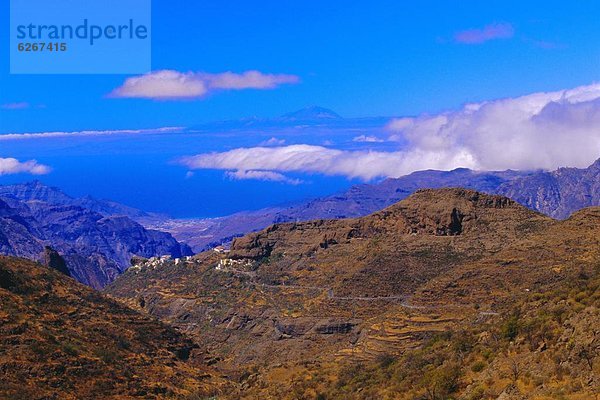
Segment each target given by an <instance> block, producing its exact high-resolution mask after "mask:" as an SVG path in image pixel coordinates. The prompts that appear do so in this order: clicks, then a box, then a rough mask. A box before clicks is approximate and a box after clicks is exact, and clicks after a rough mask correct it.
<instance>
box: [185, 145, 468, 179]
mask: <svg viewBox="0 0 600 400" xmlns="http://www.w3.org/2000/svg"><path fill="white" fill-rule="evenodd" d="M181 163H182V164H183V165H185V166H187V167H188V168H190V169H222V170H228V171H231V170H233V171H253V170H260V171H279V172H308V173H322V174H325V175H342V176H347V177H349V178H361V179H364V180H370V179H373V178H376V177H380V176H401V175H404V174H406V173H409V172H411V171H413V170H415V169H424V168H439V169H446V168H448V167H449V166H453V165H456V164H461V165H466V166H471V165H472V160H470V159H469V158H467V157H465V154H462V153H458V154H453V155H449V154H444V155H442V156H440V155H438V154H435V153H423V152H415V153H407V152H379V151H343V150H336V149H330V148H326V147H321V146H311V145H304V144H302V145H292V146H285V147H274V148H267V147H252V148H240V149H234V150H230V151H227V152H223V153H208V154H200V155H196V156H192V157H186V158H183V159H182V160H181Z"/></svg>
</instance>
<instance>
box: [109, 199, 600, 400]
mask: <svg viewBox="0 0 600 400" xmlns="http://www.w3.org/2000/svg"><path fill="white" fill-rule="evenodd" d="M599 266H600V209H599V208H590V209H585V210H582V211H580V212H577V213H575V214H574V215H573V216H571V217H570V218H569V219H567V220H564V221H557V220H553V219H551V218H549V217H546V216H543V215H542V214H539V213H537V212H534V211H531V210H529V209H527V208H525V207H523V206H521V205H519V204H517V203H516V202H514V201H512V200H510V199H508V198H505V197H501V196H492V195H486V194H483V193H478V192H475V191H471V190H466V189H441V190H420V191H417V192H416V193H415V194H413V195H411V196H410V197H408V198H407V199H405V200H403V201H401V202H399V203H397V204H395V205H393V206H391V207H389V208H386V209H384V210H382V211H380V212H377V213H374V214H372V215H369V216H366V217H362V218H357V219H344V220H316V221H310V222H302V223H295V222H293V223H283V224H277V225H274V226H272V227H269V228H267V229H265V230H263V231H260V232H257V233H253V234H249V235H247V236H245V237H243V238H239V239H236V240H235V241H234V243H233V245H232V248H231V251H230V252H229V253H221V254H220V253H217V252H215V251H210V252H206V253H202V254H199V255H198V256H196V257H194V258H193V259H190V260H175V261H168V260H150V261H147V262H140V263H139V264H138V265H136V266H135V267H133V268H130V269H129V270H128V271H127V272H126V273H125V274H124V275H123V276H121V277H120V278H119V279H117V280H116V281H115V282H113V283H112V284H111V285H110V286H108V287H107V289H106V291H107V292H108V293H110V294H111V295H113V296H117V297H118V298H120V299H122V300H123V301H125V302H127V303H128V304H130V305H131V306H132V307H136V308H137V309H139V310H143V311H145V312H147V313H149V314H151V315H154V316H157V317H158V318H160V319H161V320H163V321H165V322H167V323H169V324H172V325H174V326H177V327H179V328H180V329H182V330H184V331H185V332H187V333H188V334H190V335H193V336H194V337H195V338H196V339H197V340H199V341H200V342H202V343H205V344H206V345H207V350H208V352H209V355H210V356H211V357H212V359H213V360H214V362H215V363H216V364H215V365H217V366H218V367H219V368H222V369H224V370H226V371H229V374H230V375H231V376H233V377H237V379H238V380H239V382H240V385H241V388H242V392H240V393H237V394H235V395H232V396H233V397H232V398H240V397H245V398H282V399H296V398H307V399H313V398H320V399H322V398H339V399H342V398H343V399H348V398H352V399H379V398H399V399H415V398H422V399H446V398H450V397H453V398H457V397H458V396H462V397H460V398H465V399H467V398H473V399H484V398H485V399H495V398H521V397H518V396H521V395H520V394H519V393H530V394H532V396H533V394H535V396H538V397H531V398H553V397H556V396H559V395H560V396H563V398H567V399H583V398H590V397H589V396H593V395H595V394H594V393H595V392H594V390H596V389H597V388H598V387H600V386H599V385H600V382H599V381H598V376H600V375H599V374H598V372H599V370H598V368H600V364H599V363H598V357H599V356H600V348H599V347H598V344H599V343H600V337H599V336H598V335H600V332H598V331H597V330H595V329H589V327H590V326H598V324H599V323H600V314H599V309H598V306H599V304H598V290H597V289H598V274H599V273H600V268H599ZM559 311H560V312H559ZM475 364H476V365H475ZM382 366H383V367H382ZM353 368H354V369H353ZM367 371H371V372H369V373H370V375H369V374H367ZM511 371H512V372H511ZM525 371H527V373H525ZM385 374H388V375H387V378H385ZM391 374H396V375H395V378H394V380H393V384H391V383H390V380H389V379H390V376H391ZM355 377H356V379H364V380H363V381H356V379H355ZM499 396H504V397H499ZM507 396H508V397H507ZM511 396H512V397H511ZM515 396H517V397H515ZM544 396H546V397H544ZM586 396H587V397H586ZM591 398H593V397H591Z"/></svg>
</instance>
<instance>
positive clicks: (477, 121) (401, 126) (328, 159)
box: [180, 84, 600, 181]
mask: <svg viewBox="0 0 600 400" xmlns="http://www.w3.org/2000/svg"><path fill="white" fill-rule="evenodd" d="M386 129H387V132H388V138H387V140H388V141H391V142H396V141H397V142H402V143H403V145H402V146H401V148H399V149H398V150H397V151H373V150H368V149H367V150H339V149H332V148H329V147H324V146H314V145H306V144H295V145H290V146H280V147H269V148H267V147H262V146H261V147H248V148H237V149H233V150H229V151H225V152H213V153H203V154H197V155H194V156H189V157H184V158H182V159H180V163H181V164H183V165H185V166H187V167H188V168H189V169H192V170H193V169H217V170H225V171H227V172H228V174H232V173H233V174H234V175H239V176H245V178H246V179H251V178H255V179H261V178H262V177H267V176H269V174H266V173H265V172H270V173H277V174H282V173H286V172H300V173H309V174H316V173H318V174H324V175H338V176H345V177H348V178H360V179H362V180H365V181H368V180H371V179H374V178H381V177H398V176H402V175H405V174H408V173H411V172H413V171H417V170H423V169H442V170H450V169H454V168H458V167H467V168H472V169H477V170H502V169H518V170H528V169H555V168H558V167H562V166H572V167H585V166H587V165H589V164H590V163H592V162H593V161H594V160H596V159H597V158H598V157H599V156H600V84H592V85H588V86H581V87H577V88H574V89H571V90H562V91H556V92H540V93H534V94H530V95H526V96H521V97H516V98H505V99H499V100H493V101H486V102H482V103H474V104H466V105H465V106H463V107H462V108H461V109H459V110H456V111H450V112H445V113H441V114H437V115H422V116H418V117H414V118H396V119H392V120H391V121H390V122H389V124H388V126H387V127H386ZM361 139H362V138H361ZM363 142H367V143H368V141H363ZM399 147H400V146H399ZM250 171H262V172H261V173H260V174H258V173H249V172H250ZM278 180H279V181H285V180H284V179H283V178H282V177H279V178H278Z"/></svg>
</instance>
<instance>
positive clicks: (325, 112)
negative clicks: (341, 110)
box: [282, 106, 342, 120]
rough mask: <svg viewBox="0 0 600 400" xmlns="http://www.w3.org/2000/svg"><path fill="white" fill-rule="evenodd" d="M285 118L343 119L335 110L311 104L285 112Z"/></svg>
mask: <svg viewBox="0 0 600 400" xmlns="http://www.w3.org/2000/svg"><path fill="white" fill-rule="evenodd" d="M282 118H283V119H287V120H320V119H328V120H331V119H342V117H341V116H340V115H339V114H337V113H336V112H335V111H332V110H330V109H328V108H324V107H318V106H310V107H306V108H303V109H301V110H298V111H294V112H291V113H287V114H284V115H283V116H282Z"/></svg>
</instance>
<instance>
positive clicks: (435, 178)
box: [138, 160, 600, 251]
mask: <svg viewBox="0 0 600 400" xmlns="http://www.w3.org/2000/svg"><path fill="white" fill-rule="evenodd" d="M443 187H464V188H469V189H474V190H478V191H481V192H485V193H490V194H502V195H505V196H507V197H510V198H512V199H514V200H515V201H517V202H518V203H521V204H523V205H525V206H527V207H529V208H530V209H532V210H536V211H540V212H542V213H544V214H546V215H548V216H551V217H553V218H559V219H564V218H566V217H568V216H569V215H570V214H571V213H573V212H574V211H577V210H579V209H581V208H584V207H590V206H597V205H600V160H598V161H596V162H595V163H594V164H592V165H591V166H589V167H588V168H584V169H578V168H560V169H558V170H556V171H551V172H547V171H511V170H507V171H473V170H470V169H466V168H459V169H455V170H453V171H435V170H427V171H418V172H414V173H412V174H410V175H406V176H403V177H400V178H389V179H385V180H384V181H382V182H379V183H375V184H363V185H356V186H352V187H351V188H350V189H348V190H347V191H346V192H343V193H340V194H335V195H332V196H327V197H323V198H319V199H314V200H310V201H307V202H301V203H298V204H295V205H292V206H288V207H271V208H266V209H262V210H258V211H252V212H241V213H237V214H233V215H231V216H227V217H222V218H214V219H207V220H171V219H153V218H143V217H142V218H141V219H139V220H138V221H140V222H141V223H142V224H144V225H146V226H149V227H153V228H156V229H161V230H165V231H168V232H170V233H171V234H173V236H175V237H176V238H177V239H179V240H181V241H184V242H185V243H187V244H189V245H190V246H191V247H192V248H193V249H194V250H195V251H201V250H204V249H207V248H210V247H214V246H216V245H220V244H222V243H228V242H230V241H231V240H232V239H233V238H235V237H238V236H241V235H243V234H245V233H248V232H252V231H256V230H258V229H262V228H265V227H267V226H269V225H271V224H274V223H279V222H290V221H308V220H312V219H341V218H354V217H361V216H364V215H368V214H370V213H373V212H375V211H378V210H381V209H383V208H385V207H387V206H389V205H391V204H394V203H396V202H398V201H400V200H402V199H404V198H406V197H408V196H409V195H410V194H411V193H414V192H415V191H416V190H418V189H423V188H443Z"/></svg>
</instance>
